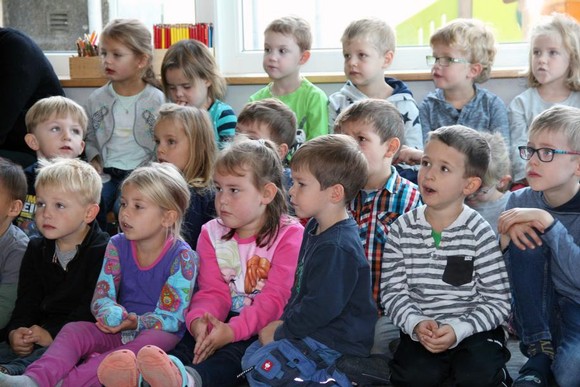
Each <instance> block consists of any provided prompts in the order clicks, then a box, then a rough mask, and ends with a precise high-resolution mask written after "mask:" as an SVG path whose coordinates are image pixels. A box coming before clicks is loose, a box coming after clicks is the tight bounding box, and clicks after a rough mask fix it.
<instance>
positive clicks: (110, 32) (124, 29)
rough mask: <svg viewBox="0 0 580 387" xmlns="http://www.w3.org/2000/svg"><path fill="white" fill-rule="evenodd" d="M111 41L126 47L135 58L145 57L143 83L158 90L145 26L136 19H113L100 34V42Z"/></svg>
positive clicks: (149, 38) (149, 34) (148, 35)
mask: <svg viewBox="0 0 580 387" xmlns="http://www.w3.org/2000/svg"><path fill="white" fill-rule="evenodd" d="M104 39H111V40H114V41H117V42H119V43H121V44H122V45H124V46H126V47H127V48H128V49H129V50H131V51H132V52H133V54H135V55H136V56H141V57H143V56H144V57H146V58H147V65H146V66H145V67H144V69H143V75H142V78H141V79H143V81H144V82H146V83H149V84H150V85H153V86H155V87H157V88H160V84H159V81H158V80H157V78H156V77H155V72H154V71H153V65H152V62H153V45H152V44H151V32H149V29H148V28H147V26H145V24H143V23H142V22H141V21H139V20H137V19H115V20H112V21H111V22H109V24H107V25H106V26H105V28H104V29H103V31H102V32H101V37H100V40H101V42H102V41H103V40H104Z"/></svg>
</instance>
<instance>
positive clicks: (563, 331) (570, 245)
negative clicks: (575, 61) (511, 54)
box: [498, 106, 580, 387]
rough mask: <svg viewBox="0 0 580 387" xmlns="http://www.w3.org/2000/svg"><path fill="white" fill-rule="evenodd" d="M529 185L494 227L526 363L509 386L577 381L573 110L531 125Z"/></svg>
mask: <svg viewBox="0 0 580 387" xmlns="http://www.w3.org/2000/svg"><path fill="white" fill-rule="evenodd" d="M528 136H529V137H528V144H527V145H526V146H520V147H519V151H520V157H521V158H523V159H524V160H527V163H526V178H527V180H528V183H529V187H527V188H524V189H521V190H518V191H515V192H514V193H513V194H512V196H511V197H510V199H509V201H508V203H507V205H506V211H505V212H503V213H502V215H501V216H500V218H499V222H498V229H499V232H500V234H501V236H500V242H501V248H502V250H503V251H504V257H505V259H506V260H507V263H508V265H507V267H508V272H509V276H510V282H511V285H512V293H513V297H514V304H515V311H514V317H515V322H516V330H517V332H518V334H519V336H520V339H521V340H522V342H523V344H524V345H523V346H522V348H523V349H525V352H524V355H526V356H528V357H529V360H528V361H527V363H526V364H525V365H524V367H522V369H521V371H520V374H521V376H520V377H519V378H518V379H516V381H515V382H514V386H518V387H523V386H535V387H538V386H547V385H548V383H549V380H550V376H551V374H552V373H553V376H554V378H555V379H556V382H557V383H558V385H559V386H576V385H578V382H579V381H580V221H579V220H580V185H579V182H580V109H578V108H573V107H568V106H554V107H552V108H550V109H548V110H546V111H544V112H543V113H541V114H540V115H538V116H537V117H536V118H535V119H534V121H533V122H532V124H531V126H530V129H529V134H528Z"/></svg>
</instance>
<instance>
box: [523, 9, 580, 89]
mask: <svg viewBox="0 0 580 387" xmlns="http://www.w3.org/2000/svg"><path fill="white" fill-rule="evenodd" d="M546 35H548V36H549V35H557V36H559V37H560V39H562V46H563V47H564V49H565V50H566V52H567V53H568V55H569V56H570V64H569V65H568V75H567V76H566V86H567V87H568V88H569V89H570V90H573V91H580V24H578V21H576V20H575V19H573V18H571V17H570V16H568V15H565V14H561V13H553V14H552V15H550V16H545V17H543V18H542V19H541V20H540V22H539V23H538V24H536V25H535V26H534V27H533V28H532V31H531V33H530V54H529V59H530V64H529V68H528V71H527V72H526V77H527V79H528V86H529V87H539V86H540V85H541V84H540V82H538V80H537V79H536V77H535V76H534V74H533V73H532V59H533V55H534V47H533V44H534V39H536V38H537V37H538V36H546Z"/></svg>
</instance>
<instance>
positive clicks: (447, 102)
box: [419, 19, 510, 146]
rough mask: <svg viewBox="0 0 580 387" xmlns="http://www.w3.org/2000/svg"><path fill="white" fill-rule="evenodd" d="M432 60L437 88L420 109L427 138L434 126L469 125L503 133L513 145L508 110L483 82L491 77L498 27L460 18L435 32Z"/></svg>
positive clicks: (506, 139)
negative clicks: (494, 30)
mask: <svg viewBox="0 0 580 387" xmlns="http://www.w3.org/2000/svg"><path fill="white" fill-rule="evenodd" d="M430 42H431V48H432V50H433V54H432V55H428V56H427V64H428V65H430V66H432V69H431V75H432V77H433V82H434V83H435V86H436V87H437V89H436V90H435V91H434V92H431V93H429V94H427V96H426V97H425V99H424V100H423V102H422V103H421V105H420V107H419V111H420V112H421V127H422V129H423V138H424V139H426V138H427V134H428V133H429V132H430V131H431V130H435V129H437V128H439V127H442V126H448V125H465V126H467V127H470V128H473V129H475V130H477V131H486V132H500V133H501V135H502V136H503V138H504V140H505V142H506V144H507V145H508V146H509V144H510V134H509V124H508V116H507V109H506V106H505V104H504V103H503V101H502V100H501V99H500V98H499V97H498V96H497V95H495V94H493V93H491V92H489V91H488V90H486V89H483V88H481V87H480V86H478V85H477V84H478V83H483V82H485V81H487V80H488V79H489V76H490V74H491V67H492V65H493V61H494V59H495V53H496V47H495V37H494V35H493V31H492V30H491V29H490V28H489V27H488V26H486V25H485V24H484V23H483V22H482V21H480V20H477V19H455V20H452V21H451V22H450V23H449V24H447V25H445V26H443V27H441V28H439V29H438V30H437V31H435V33H434V34H433V35H432V36H431V41H430Z"/></svg>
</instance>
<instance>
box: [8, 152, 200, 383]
mask: <svg viewBox="0 0 580 387" xmlns="http://www.w3.org/2000/svg"><path fill="white" fill-rule="evenodd" d="M188 202H189V189H188V187H187V184H186V182H185V180H184V179H183V177H182V176H181V173H180V172H179V171H178V170H177V168H175V167H174V166H173V165H170V164H168V163H163V164H159V163H153V164H151V165H150V166H146V167H140V168H137V169H136V170H135V171H133V172H132V173H131V174H130V175H129V176H128V177H127V178H126V179H125V181H124V182H123V184H122V187H121V209H120V212H119V223H120V226H121V230H122V231H123V232H122V233H120V234H117V235H115V236H114V237H112V238H111V240H110V241H109V244H108V246H107V249H106V252H105V258H104V261H103V266H102V268H101V273H100V275H99V279H98V281H97V285H96V288H95V292H94V295H93V300H92V303H91V311H92V313H93V315H94V316H95V319H96V320H97V322H96V324H95V323H93V322H73V323H69V324H67V325H65V326H64V327H63V328H62V330H61V331H60V332H59V334H58V335H57V336H56V338H55V340H54V342H53V343H52V344H51V345H50V347H49V349H48V350H47V351H46V352H45V353H44V354H43V356H42V357H41V358H40V359H39V360H37V361H36V362H34V363H33V364H31V365H30V366H28V368H27V370H26V372H25V373H24V375H22V376H7V375H6V376H4V375H0V385H1V386H46V387H51V386H56V385H62V386H63V387H67V386H94V385H100V384H104V385H106V386H121V385H124V384H119V382H118V380H117V379H115V378H110V377H109V375H110V374H114V373H111V372H109V371H110V370H111V369H115V370H116V369H119V368H121V369H124V368H126V366H127V362H128V363H129V364H133V365H134V364H135V354H136V353H137V352H138V351H139V350H140V349H141V348H142V347H144V346H145V345H148V344H154V345H156V346H157V347H159V348H162V349H163V350H166V351H169V350H171V349H173V348H174V347H175V345H176V344H177V343H178V342H179V340H180V339H181V337H182V336H183V333H184V332H185V330H186V326H185V312H186V310H187V308H188V306H189V301H190V299H191V295H192V292H193V286H194V283H195V280H196V277H197V272H198V267H199V259H198V256H197V254H196V253H195V251H193V250H192V249H191V248H190V247H189V246H188V245H187V243H185V242H184V241H183V240H182V239H181V236H180V232H181V225H182V221H183V215H184V213H185V210H186V209H187V206H188ZM116 350H119V351H116ZM113 351H116V352H113ZM79 362H80V364H79ZM97 374H98V377H97ZM134 377H135V383H133V384H132V385H137V379H136V374H135V375H134ZM59 383H61V384H59Z"/></svg>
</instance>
